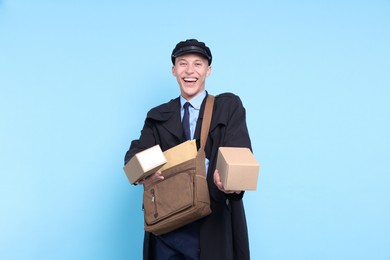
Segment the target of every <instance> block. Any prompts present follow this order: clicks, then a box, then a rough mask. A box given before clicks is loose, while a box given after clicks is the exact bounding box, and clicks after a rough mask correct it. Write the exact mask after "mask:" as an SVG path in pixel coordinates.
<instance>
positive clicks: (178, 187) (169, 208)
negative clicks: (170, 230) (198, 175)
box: [143, 172, 194, 225]
mask: <svg viewBox="0 0 390 260" xmlns="http://www.w3.org/2000/svg"><path fill="white" fill-rule="evenodd" d="M193 182H194V177H193V174H191V173H187V172H182V173H179V174H175V175H174V176H172V177H170V178H167V179H164V180H163V181H161V182H158V183H156V184H154V185H152V186H150V187H148V189H146V190H145V191H144V196H143V203H144V215H145V223H146V224H147V225H153V224H155V223H157V222H159V221H162V220H164V219H166V218H168V217H169V216H171V215H174V214H176V213H178V212H180V211H183V210H185V209H187V208H189V207H191V206H192V205H193V203H194V189H193V186H194V183H193ZM179 194H180V196H178V195H179Z"/></svg>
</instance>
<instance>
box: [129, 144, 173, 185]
mask: <svg viewBox="0 0 390 260" xmlns="http://www.w3.org/2000/svg"><path fill="white" fill-rule="evenodd" d="M166 162H167V160H166V158H165V156H164V154H163V152H162V151H161V148H160V146H159V145H155V146H153V147H151V148H149V149H146V150H144V151H142V152H139V153H137V154H136V155H134V157H133V158H131V160H130V161H128V162H127V164H126V165H125V167H123V170H124V171H125V173H126V175H127V178H128V179H129V181H130V183H131V184H134V183H136V182H137V181H139V180H141V179H144V178H146V177H148V176H149V175H152V174H153V173H155V172H156V171H157V170H158V169H159V168H161V166H162V165H164V164H165V163H166Z"/></svg>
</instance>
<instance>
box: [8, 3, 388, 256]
mask: <svg viewBox="0 0 390 260" xmlns="http://www.w3.org/2000/svg"><path fill="white" fill-rule="evenodd" d="M193 37H195V38H198V39H200V40H202V41H205V42H206V43H207V44H208V45H209V46H210V48H211V50H212V52H213V56H214V61H213V64H212V65H213V72H212V74H211V76H210V77H209V78H208V81H207V89H208V90H209V92H210V93H212V94H218V93H221V92H226V91H229V92H234V93H236V94H238V95H240V97H241V98H242V101H243V102H244V105H245V107H246V109H247V122H248V127H249V131H250V134H251V137H252V142H253V149H254V153H255V155H256V157H257V158H258V160H259V162H260V163H261V175H260V179H259V183H258V189H257V191H251V192H247V193H246V197H245V199H244V202H245V205H246V209H247V220H248V225H249V232H250V242H251V253H252V259H255V260H257V259H271V260H273V259H370V260H371V259H387V260H389V259H390V246H389V245H390V202H389V198H390V167H389V163H390V160H389V159H390V156H389V155H390V148H389V147H390V122H389V121H390V120H389V118H390V90H389V87H390V80H389V77H390V73H389V69H390V1H388V0H382V1H380V0H378V1H377V0H373V1H368V0H366V1H359V0H357V1H335V0H331V1H245V0H243V1H204V0H200V1H191V2H189V1H187V2H186V1H150V0H149V1H129V0H127V1H125V0H113V1H103V0H94V1H92V0H84V1H75V0H67V1H65V0H60V1H49V0H47V1H43V0H37V1H26V0H0V88H1V91H0V131H1V135H0V173H1V180H0V203H1V204H0V259H7V260H11V259H141V250H142V239H143V227H142V224H143V222H142V221H143V215H142V211H141V197H142V187H133V186H131V185H130V184H129V183H128V180H127V179H126V176H125V175H124V173H123V171H122V163H123V156H124V153H125V152H126V150H127V148H128V146H129V144H130V141H131V140H132V139H136V138H138V136H139V133H140V130H141V128H142V125H143V120H144V118H145V115H146V113H147V111H148V110H149V109H150V108H151V107H153V106H155V105H158V104H160V103H162V102H166V101H168V100H169V99H171V98H174V97H176V96H178V95H179V91H178V86H177V83H176V81H175V79H174V77H173V76H172V75H171V63H170V53H171V51H172V48H173V47H174V45H175V44H176V43H177V42H178V41H180V40H184V39H187V38H193Z"/></svg>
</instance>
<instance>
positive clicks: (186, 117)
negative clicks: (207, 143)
mask: <svg viewBox="0 0 390 260" xmlns="http://www.w3.org/2000/svg"><path fill="white" fill-rule="evenodd" d="M190 105H191V104H190V103H189V102H186V103H185V104H184V105H183V108H184V116H183V121H182V124H183V130H184V137H185V139H186V140H190V139H191V131H190V111H189V110H188V107H189V106H190Z"/></svg>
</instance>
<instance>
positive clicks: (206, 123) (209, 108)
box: [200, 95, 215, 149]
mask: <svg viewBox="0 0 390 260" xmlns="http://www.w3.org/2000/svg"><path fill="white" fill-rule="evenodd" d="M214 99H215V97H214V96H213V95H207V99H206V105H205V108H204V113H203V120H202V129H201V132H200V149H204V147H205V145H206V142H207V137H208V136H209V130H210V123H211V117H212V115H213V107H214Z"/></svg>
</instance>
